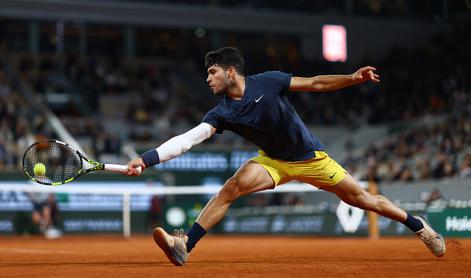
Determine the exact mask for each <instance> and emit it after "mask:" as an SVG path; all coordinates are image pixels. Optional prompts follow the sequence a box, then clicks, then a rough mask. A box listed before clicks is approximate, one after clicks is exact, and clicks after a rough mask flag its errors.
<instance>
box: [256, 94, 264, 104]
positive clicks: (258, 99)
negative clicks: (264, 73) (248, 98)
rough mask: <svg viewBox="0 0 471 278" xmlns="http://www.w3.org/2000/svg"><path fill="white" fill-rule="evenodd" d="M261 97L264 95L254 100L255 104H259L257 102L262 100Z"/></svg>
mask: <svg viewBox="0 0 471 278" xmlns="http://www.w3.org/2000/svg"><path fill="white" fill-rule="evenodd" d="M263 96H264V95H262V96H261V97H259V98H257V99H255V102H259V101H260V100H261V99H262V97H263Z"/></svg>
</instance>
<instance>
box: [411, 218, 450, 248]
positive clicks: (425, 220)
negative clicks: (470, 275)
mask: <svg viewBox="0 0 471 278" xmlns="http://www.w3.org/2000/svg"><path fill="white" fill-rule="evenodd" d="M416 217H417V218H420V219H421V220H422V222H423V223H424V225H427V226H428V227H429V228H430V229H432V230H433V231H434V232H435V233H436V234H437V235H439V236H440V240H441V241H442V243H443V253H442V254H440V255H435V254H434V255H435V256H436V257H443V255H445V253H446V244H445V239H444V238H443V236H442V234H440V233H439V232H437V231H435V229H434V228H432V226H431V225H430V223H428V221H427V219H425V217H423V216H422V215H417V216H416ZM432 254H433V252H432Z"/></svg>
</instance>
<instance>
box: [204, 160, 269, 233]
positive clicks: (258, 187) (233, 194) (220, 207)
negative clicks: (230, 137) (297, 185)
mask: <svg viewBox="0 0 471 278" xmlns="http://www.w3.org/2000/svg"><path fill="white" fill-rule="evenodd" d="M274 187H275V183H274V181H273V179H272V177H271V176H270V174H269V173H268V172H267V170H265V168H263V167H262V166H261V165H260V164H258V163H257V162H254V161H248V162H247V163H245V164H244V165H243V166H242V167H241V168H240V169H239V170H238V171H237V172H236V173H235V174H234V176H233V177H231V178H229V179H228V180H227V181H226V182H225V183H224V186H223V187H222V189H221V190H220V191H219V193H218V194H216V195H215V196H214V197H213V198H212V199H211V200H210V201H209V202H208V203H207V204H206V206H205V207H204V209H203V211H202V212H201V213H200V215H199V216H198V219H196V222H197V223H198V224H199V225H201V226H202V227H203V228H204V229H205V230H206V231H207V230H209V229H211V228H212V227H214V225H216V224H217V223H218V222H219V221H220V220H221V219H222V218H223V217H224V215H225V214H226V212H227V209H228V208H229V206H230V205H231V203H232V202H234V201H235V200H236V199H237V198H239V197H240V196H243V195H247V194H250V193H253V192H258V191H262V190H266V189H272V188H274Z"/></svg>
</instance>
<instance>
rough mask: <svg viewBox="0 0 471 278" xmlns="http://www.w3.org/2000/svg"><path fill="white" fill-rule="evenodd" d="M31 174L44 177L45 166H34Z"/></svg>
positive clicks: (37, 164) (38, 164) (39, 164)
mask: <svg viewBox="0 0 471 278" xmlns="http://www.w3.org/2000/svg"><path fill="white" fill-rule="evenodd" d="M33 172H34V174H35V175H36V176H44V174H46V165H44V164H42V163H36V164H34V168H33Z"/></svg>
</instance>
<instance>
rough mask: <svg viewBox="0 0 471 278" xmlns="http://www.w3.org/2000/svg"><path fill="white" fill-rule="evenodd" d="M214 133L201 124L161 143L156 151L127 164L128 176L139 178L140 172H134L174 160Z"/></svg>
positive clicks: (211, 128) (212, 129)
mask: <svg viewBox="0 0 471 278" xmlns="http://www.w3.org/2000/svg"><path fill="white" fill-rule="evenodd" d="M215 132H216V128H214V127H213V126H211V125H210V124H208V123H201V124H199V125H198V126H197V127H195V128H193V129H191V130H189V131H188V132H186V133H184V134H181V135H178V136H175V137H173V138H171V139H169V140H168V141H167V142H165V143H163V144H162V145H160V146H159V147H158V148H156V149H152V150H149V151H147V152H145V153H143V154H142V155H141V156H140V157H138V158H135V159H133V160H131V161H129V163H128V172H127V175H128V176H139V175H140V172H139V171H137V170H136V168H138V167H142V170H144V169H146V168H148V167H151V166H154V165H155V164H158V163H160V162H165V161H167V160H170V159H172V158H175V157H177V156H179V155H181V154H182V153H184V152H186V151H188V150H189V149H191V147H193V146H194V145H196V144H199V143H201V142H203V141H204V140H206V139H208V138H209V137H211V136H212V135H213V134H214V133H215Z"/></svg>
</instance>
